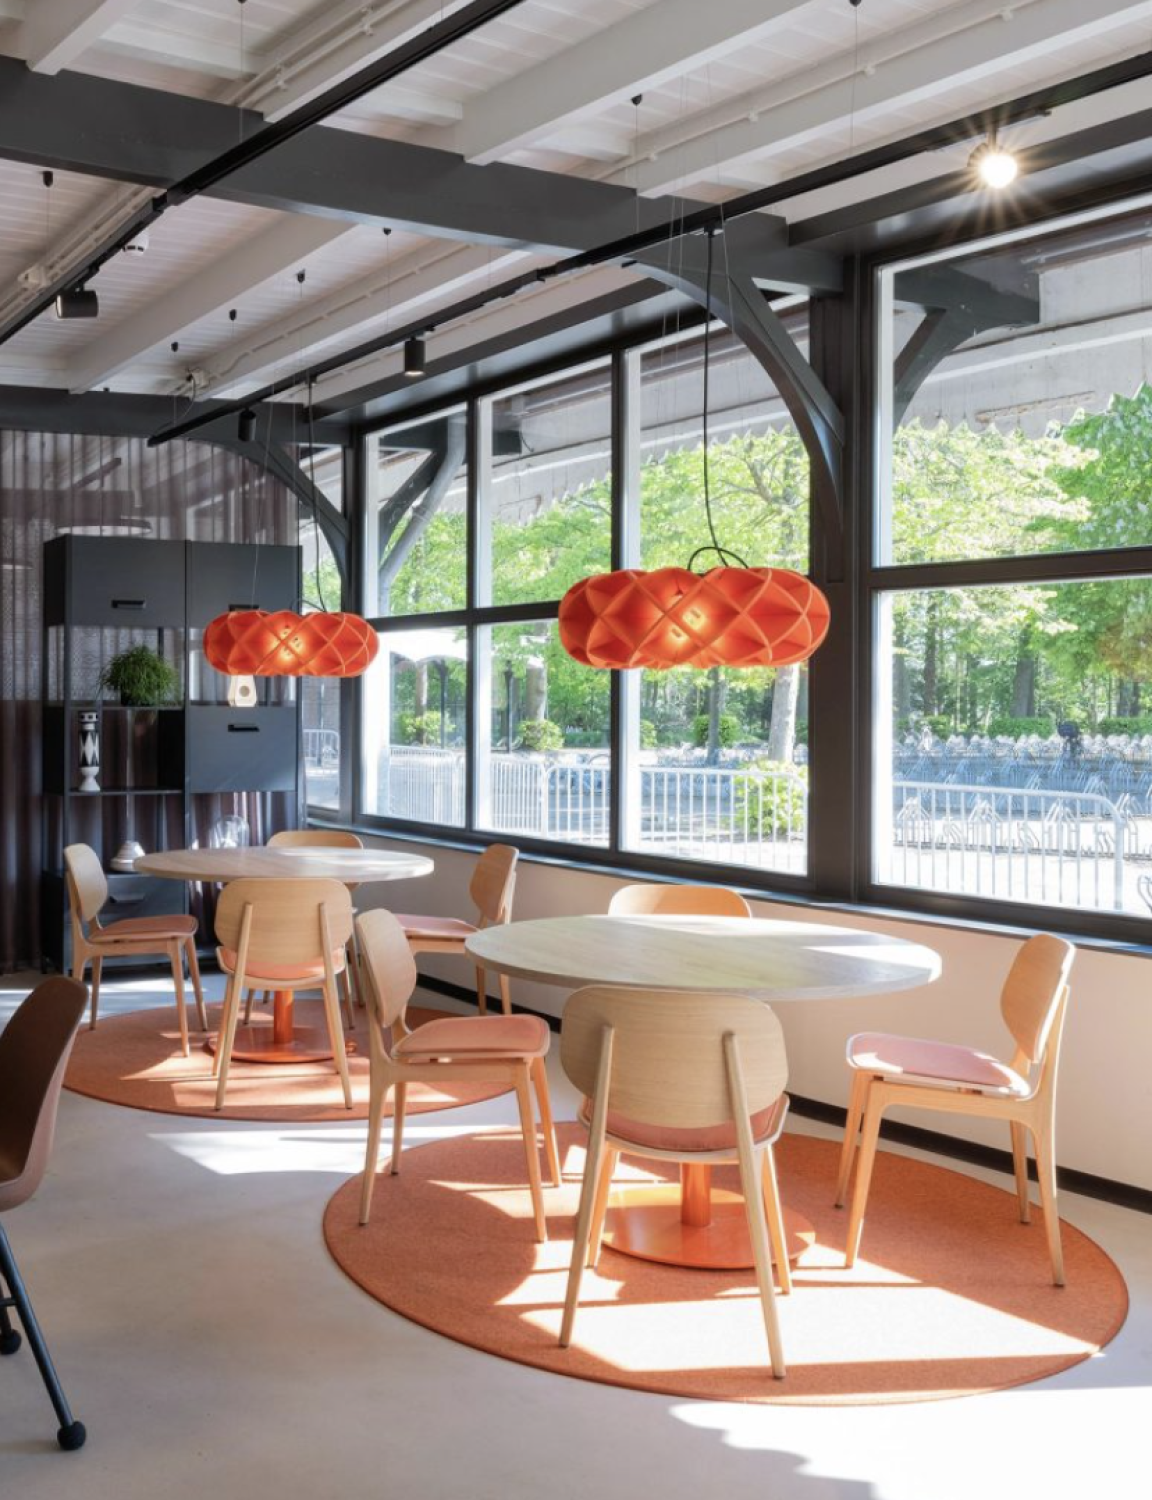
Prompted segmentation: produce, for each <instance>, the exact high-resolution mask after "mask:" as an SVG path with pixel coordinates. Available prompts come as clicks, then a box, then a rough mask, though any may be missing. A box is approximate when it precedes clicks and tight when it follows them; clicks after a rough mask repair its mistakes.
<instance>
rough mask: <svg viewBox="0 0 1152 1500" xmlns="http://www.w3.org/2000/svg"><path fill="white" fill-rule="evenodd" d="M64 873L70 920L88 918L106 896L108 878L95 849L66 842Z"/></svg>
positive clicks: (88, 920)
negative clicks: (69, 905)
mask: <svg viewBox="0 0 1152 1500" xmlns="http://www.w3.org/2000/svg"><path fill="white" fill-rule="evenodd" d="M64 874H65V879H66V880H67V882H68V900H69V902H70V903H71V906H72V918H73V920H74V921H75V920H77V919H79V920H80V921H81V922H91V921H92V919H93V918H94V917H95V916H96V914H97V912H99V911H100V909H101V907H102V906H103V905H104V903H105V901H107V899H108V882H107V880H106V879H105V878H104V871H103V869H102V868H101V866H100V860H99V858H98V857H97V854H96V851H95V849H92V848H90V847H89V846H88V845H87V844H69V845H68V847H67V849H65V851H64Z"/></svg>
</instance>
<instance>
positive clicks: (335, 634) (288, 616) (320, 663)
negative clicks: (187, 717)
mask: <svg viewBox="0 0 1152 1500" xmlns="http://www.w3.org/2000/svg"><path fill="white" fill-rule="evenodd" d="M379 649H380V640H379V637H378V636H377V634H376V632H375V631H374V630H373V629H372V627H371V626H370V625H369V624H368V623H367V621H365V620H362V619H361V618H360V616H359V615H349V614H338V613H335V612H329V611H317V612H316V613H314V614H306V615H301V614H297V613H296V612H295V611H294V610H290V609H279V610H275V611H269V610H265V609H237V610H232V611H231V612H230V613H228V614H226V615H217V616H216V618H215V619H214V620H213V621H212V622H211V624H210V625H209V626H208V628H207V630H205V632H204V655H205V656H206V657H207V658H208V660H209V662H210V663H211V665H212V666H214V667H215V668H216V670H217V671H218V672H227V673H228V674H229V675H230V676H233V677H243V676H249V677H358V676H359V675H360V673H361V672H363V671H364V670H365V669H366V668H367V667H368V666H369V665H370V664H371V663H372V661H373V659H374V658H375V656H376V653H377V651H378V650H379Z"/></svg>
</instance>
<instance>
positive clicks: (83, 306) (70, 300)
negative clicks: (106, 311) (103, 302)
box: [56, 287, 100, 318]
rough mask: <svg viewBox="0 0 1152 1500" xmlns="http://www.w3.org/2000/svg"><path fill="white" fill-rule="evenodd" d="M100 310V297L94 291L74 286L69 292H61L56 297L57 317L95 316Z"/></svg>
mask: <svg viewBox="0 0 1152 1500" xmlns="http://www.w3.org/2000/svg"><path fill="white" fill-rule="evenodd" d="M99 312H100V299H99V297H97V295H96V293H95V292H90V291H88V290H86V289H85V288H84V287H76V288H74V289H73V290H72V291H70V292H61V293H60V294H59V295H58V296H57V298H56V316H57V317H58V318H95V317H96V316H97V315H98V314H99Z"/></svg>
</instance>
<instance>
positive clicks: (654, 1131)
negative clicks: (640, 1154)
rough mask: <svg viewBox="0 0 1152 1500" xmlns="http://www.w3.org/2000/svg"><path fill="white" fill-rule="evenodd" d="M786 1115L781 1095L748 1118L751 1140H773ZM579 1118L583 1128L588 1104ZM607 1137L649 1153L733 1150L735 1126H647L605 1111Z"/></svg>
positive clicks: (785, 1099)
mask: <svg viewBox="0 0 1152 1500" xmlns="http://www.w3.org/2000/svg"><path fill="white" fill-rule="evenodd" d="M787 1113H788V1095H787V1094H781V1095H780V1097H779V1099H777V1100H776V1101H775V1103H774V1104H769V1105H768V1107H767V1108H766V1109H761V1110H758V1111H757V1112H756V1114H754V1115H753V1116H752V1139H753V1141H754V1142H755V1143H756V1144H757V1145H760V1144H762V1143H763V1142H765V1141H774V1140H775V1139H776V1137H777V1136H778V1135H779V1134H780V1131H781V1129H782V1128H783V1125H784V1116H785V1115H786V1114H787ZM580 1119H581V1121H582V1122H583V1123H584V1124H585V1125H590V1124H591V1122H592V1101H591V1100H590V1099H585V1101H584V1103H583V1105H582V1106H581V1110H580ZM608 1134H609V1135H610V1136H615V1137H617V1138H618V1139H619V1140H622V1141H631V1142H632V1143H633V1144H634V1145H636V1146H647V1147H650V1148H651V1149H652V1150H653V1151H686V1152H688V1153H694V1152H697V1151H734V1150H735V1149H736V1126H735V1124H734V1123H733V1122H732V1121H731V1120H729V1121H728V1122H727V1123H725V1124H722V1125H700V1126H685V1125H649V1124H646V1123H645V1122H644V1121H643V1120H630V1119H629V1118H628V1116H627V1115H621V1114H617V1113H616V1112H615V1110H611V1109H610V1110H609V1111H608Z"/></svg>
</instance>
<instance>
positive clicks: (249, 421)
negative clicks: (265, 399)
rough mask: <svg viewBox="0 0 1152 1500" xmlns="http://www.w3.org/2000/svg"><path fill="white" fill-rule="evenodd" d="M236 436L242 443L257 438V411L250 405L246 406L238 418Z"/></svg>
mask: <svg viewBox="0 0 1152 1500" xmlns="http://www.w3.org/2000/svg"><path fill="white" fill-rule="evenodd" d="M236 436H237V437H238V438H239V439H240V441H241V442H242V443H251V442H254V441H255V439H256V413H255V412H254V411H253V410H252V408H251V407H250V406H246V407H245V408H244V410H243V411H242V412H241V413H240V415H239V417H238V418H237V419H236Z"/></svg>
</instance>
